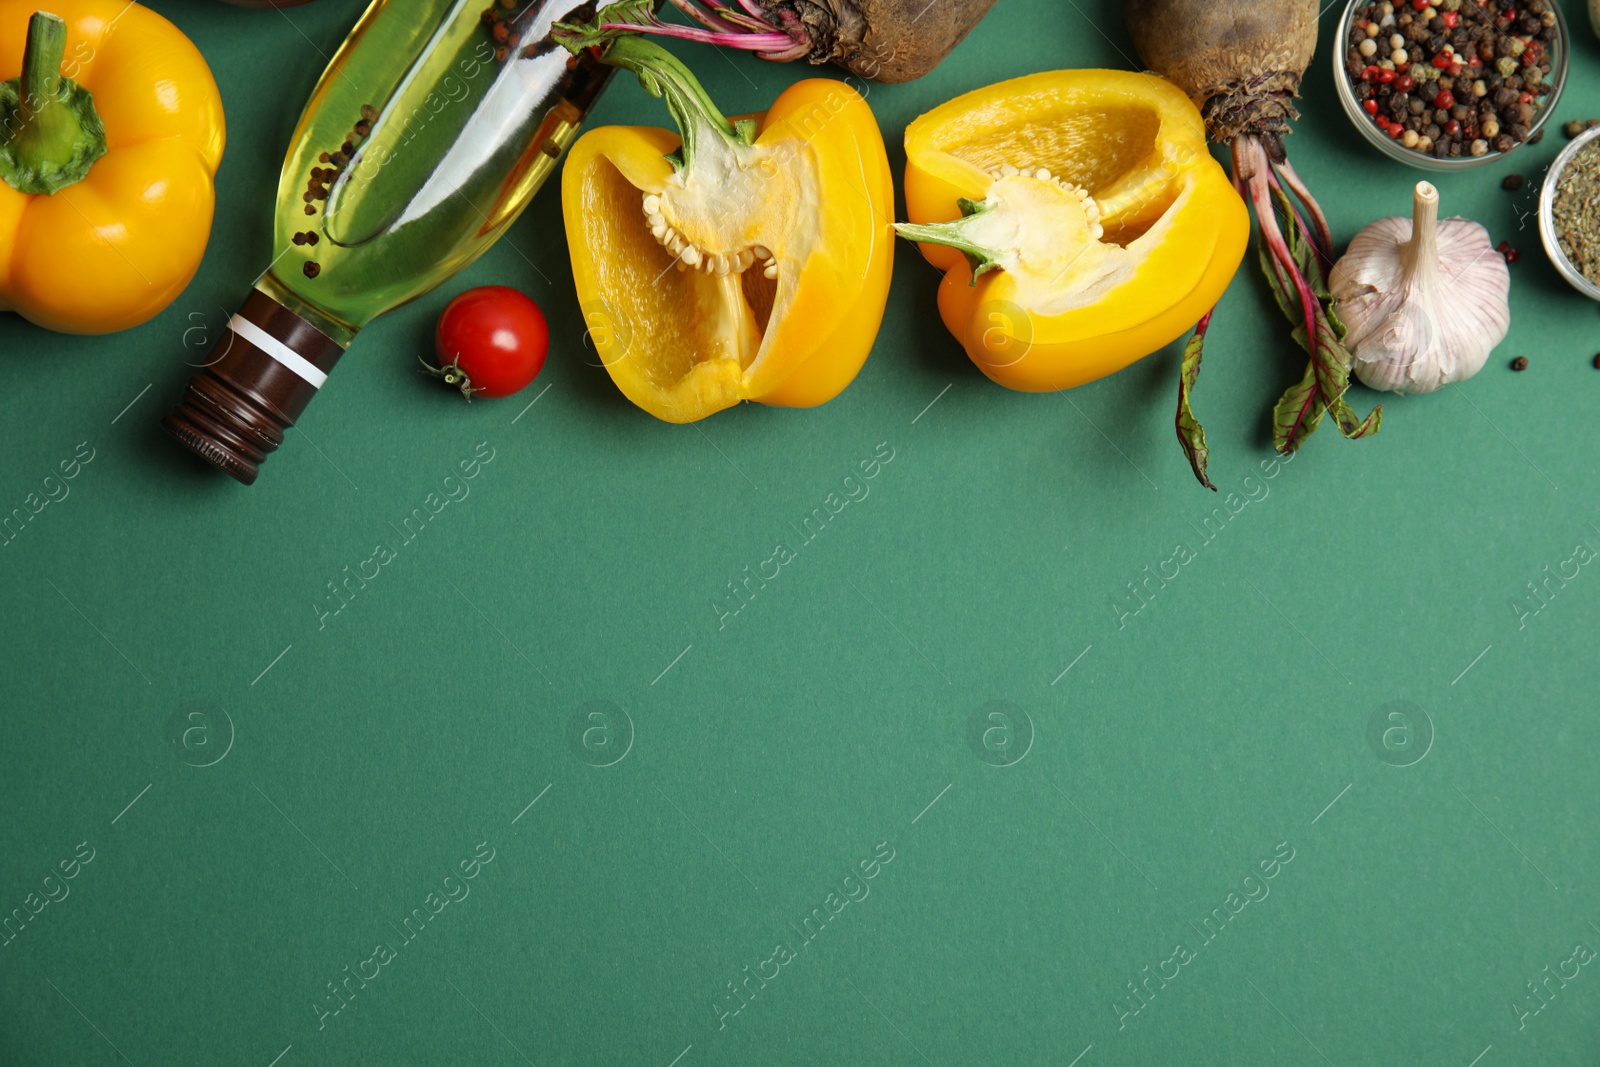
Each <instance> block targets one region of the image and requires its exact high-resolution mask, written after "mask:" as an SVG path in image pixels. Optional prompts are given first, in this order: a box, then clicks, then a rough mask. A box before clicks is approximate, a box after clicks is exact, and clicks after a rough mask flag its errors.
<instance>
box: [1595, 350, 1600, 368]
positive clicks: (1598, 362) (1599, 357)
mask: <svg viewBox="0 0 1600 1067" xmlns="http://www.w3.org/2000/svg"><path fill="white" fill-rule="evenodd" d="M1594 369H1595V370H1600V352H1596V353H1595V354H1594Z"/></svg>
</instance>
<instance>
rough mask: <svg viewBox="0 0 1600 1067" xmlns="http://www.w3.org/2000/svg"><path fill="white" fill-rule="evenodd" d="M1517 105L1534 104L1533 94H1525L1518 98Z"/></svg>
mask: <svg viewBox="0 0 1600 1067" xmlns="http://www.w3.org/2000/svg"><path fill="white" fill-rule="evenodd" d="M1517 103H1519V104H1531V103H1533V94H1532V93H1523V94H1522V95H1520V96H1518V97H1517Z"/></svg>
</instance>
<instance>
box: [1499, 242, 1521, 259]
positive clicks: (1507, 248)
mask: <svg viewBox="0 0 1600 1067" xmlns="http://www.w3.org/2000/svg"><path fill="white" fill-rule="evenodd" d="M1494 250H1495V251H1496V252H1499V253H1500V254H1501V255H1502V256H1505V257H1506V263H1507V264H1511V263H1515V262H1516V261H1517V260H1519V259H1521V258H1522V253H1521V252H1518V251H1517V250H1516V249H1515V248H1512V247H1511V242H1510V241H1501V242H1500V243H1499V244H1497V245H1495V246H1494Z"/></svg>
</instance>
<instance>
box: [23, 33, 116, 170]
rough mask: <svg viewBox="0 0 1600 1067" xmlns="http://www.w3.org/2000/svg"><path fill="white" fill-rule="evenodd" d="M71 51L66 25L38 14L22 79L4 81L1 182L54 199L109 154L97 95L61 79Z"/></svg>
mask: <svg viewBox="0 0 1600 1067" xmlns="http://www.w3.org/2000/svg"><path fill="white" fill-rule="evenodd" d="M66 47H67V24H66V22H64V21H63V20H62V19H61V18H60V17H58V16H56V15H52V14H50V13H49V12H48V11H35V12H34V13H33V17H32V18H31V19H29V20H28V40H27V43H26V45H24V48H23V53H22V75H21V77H18V78H13V79H11V80H10V81H7V82H0V179H3V180H4V181H5V182H6V184H7V185H10V186H11V187H12V188H13V189H16V190H17V191H18V192H22V193H29V194H44V195H47V196H48V195H53V194H54V193H56V192H58V191H60V190H61V189H65V188H66V187H67V186H69V185H72V184H73V183H74V182H78V181H81V180H83V178H84V176H85V175H87V174H88V173H89V168H90V167H91V166H92V165H93V164H94V161H95V160H97V159H99V158H100V157H101V156H103V155H105V152H106V135H105V127H104V126H103V125H102V124H101V122H100V116H99V115H98V114H97V113H96V112H95V109H94V94H92V93H90V92H89V91H88V90H87V89H85V88H83V87H82V86H81V85H78V84H77V83H76V82H74V81H72V80H71V79H70V78H63V77H62V76H61V57H62V54H63V53H64V52H65V51H66Z"/></svg>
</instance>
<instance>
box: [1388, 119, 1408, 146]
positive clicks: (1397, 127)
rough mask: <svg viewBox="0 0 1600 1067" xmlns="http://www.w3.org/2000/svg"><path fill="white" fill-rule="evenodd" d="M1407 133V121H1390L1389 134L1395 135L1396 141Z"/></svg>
mask: <svg viewBox="0 0 1600 1067" xmlns="http://www.w3.org/2000/svg"><path fill="white" fill-rule="evenodd" d="M1405 135H1406V124H1405V123H1403V122H1391V123H1389V136H1390V137H1393V138H1394V139H1395V140H1396V141H1398V140H1399V139H1400V138H1402V137H1404V136H1405Z"/></svg>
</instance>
